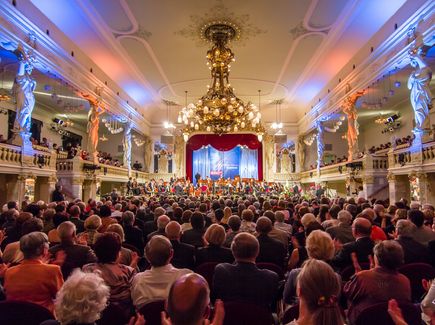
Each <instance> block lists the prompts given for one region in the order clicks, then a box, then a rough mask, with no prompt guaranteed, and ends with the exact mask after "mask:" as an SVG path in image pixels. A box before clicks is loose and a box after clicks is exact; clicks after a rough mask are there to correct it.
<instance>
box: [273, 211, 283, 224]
mask: <svg viewBox="0 0 435 325" xmlns="http://www.w3.org/2000/svg"><path fill="white" fill-rule="evenodd" d="M284 219H285V216H284V213H283V212H282V211H275V220H276V221H278V222H283V221H284Z"/></svg>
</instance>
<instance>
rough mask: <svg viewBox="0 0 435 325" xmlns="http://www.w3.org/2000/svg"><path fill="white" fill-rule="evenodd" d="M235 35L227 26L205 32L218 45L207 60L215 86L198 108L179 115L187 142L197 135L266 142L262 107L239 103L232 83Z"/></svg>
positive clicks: (223, 25) (216, 27)
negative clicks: (240, 135) (251, 135)
mask: <svg viewBox="0 0 435 325" xmlns="http://www.w3.org/2000/svg"><path fill="white" fill-rule="evenodd" d="M235 35H236V30H235V29H234V27H232V26H230V25H227V24H223V23H217V24H214V25H211V26H209V27H208V28H206V29H205V32H204V36H205V37H206V38H207V39H208V40H209V41H210V42H212V43H213V44H214V45H213V47H212V48H211V49H210V50H209V51H208V52H207V56H206V58H207V65H208V67H209V69H210V70H211V78H212V83H211V86H208V91H207V93H206V94H205V95H204V96H202V97H201V98H200V99H199V100H198V101H197V102H196V104H193V103H191V104H189V105H186V106H185V107H184V108H182V109H181V111H180V112H179V115H178V123H182V124H184V128H183V130H182V133H183V138H184V140H185V141H187V140H188V139H189V135H191V134H192V133H194V132H213V133H215V134H219V135H221V134H225V133H229V132H238V131H248V132H255V133H256V134H257V137H258V140H259V141H261V140H262V138H263V135H264V131H265V130H264V127H263V126H262V124H261V121H260V120H261V113H260V111H259V107H257V106H256V105H254V104H253V103H251V102H248V103H247V104H245V103H244V102H243V101H242V100H241V99H239V98H238V97H237V96H236V95H235V94H234V88H233V87H232V86H231V84H230V82H229V79H228V78H229V73H230V70H231V63H232V62H234V61H235V58H234V54H233V52H232V51H231V49H230V48H228V47H227V44H228V42H229V41H231V40H232V39H233V38H234V37H235ZM186 96H187V95H186ZM186 104H187V101H186Z"/></svg>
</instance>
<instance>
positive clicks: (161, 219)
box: [157, 214, 171, 229]
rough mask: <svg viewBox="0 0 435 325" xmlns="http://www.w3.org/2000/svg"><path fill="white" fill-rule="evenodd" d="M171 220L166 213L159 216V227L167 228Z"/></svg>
mask: <svg viewBox="0 0 435 325" xmlns="http://www.w3.org/2000/svg"><path fill="white" fill-rule="evenodd" d="M169 221H171V219H169V217H168V216H167V215H166V214H164V215H162V216H160V217H158V218H157V229H165V227H166V225H167V224H168V223H169Z"/></svg>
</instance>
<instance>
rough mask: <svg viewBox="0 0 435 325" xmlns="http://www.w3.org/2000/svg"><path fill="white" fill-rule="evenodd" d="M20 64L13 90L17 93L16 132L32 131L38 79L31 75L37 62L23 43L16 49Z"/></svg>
mask: <svg viewBox="0 0 435 325" xmlns="http://www.w3.org/2000/svg"><path fill="white" fill-rule="evenodd" d="M15 53H16V54H17V56H18V60H19V61H20V65H19V67H18V72H17V75H16V77H15V81H14V85H13V88H12V92H13V94H14V95H15V101H16V110H17V114H16V117H15V122H14V130H15V132H21V131H24V132H25V133H30V127H31V119H32V112H33V108H34V107H35V95H34V94H33V91H34V90H35V88H36V81H35V80H34V79H33V78H32V77H31V76H30V75H31V73H32V71H33V64H34V62H35V60H34V58H33V56H32V55H31V54H29V53H26V51H25V50H24V49H23V47H22V46H21V44H20V45H19V46H18V48H17V49H16V50H15Z"/></svg>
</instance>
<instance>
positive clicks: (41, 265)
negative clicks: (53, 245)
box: [4, 232, 63, 312]
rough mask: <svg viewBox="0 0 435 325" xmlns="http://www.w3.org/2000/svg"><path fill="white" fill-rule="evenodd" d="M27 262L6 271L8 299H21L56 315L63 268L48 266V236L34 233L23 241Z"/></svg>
mask: <svg viewBox="0 0 435 325" xmlns="http://www.w3.org/2000/svg"><path fill="white" fill-rule="evenodd" d="M20 250H21V251H22V252H23V256H24V260H23V261H22V262H21V264H19V265H17V266H13V267H10V268H8V269H7V270H6V273H5V278H4V289H5V291H6V299H7V300H19V301H27V302H32V303H34V304H38V305H41V306H43V307H45V308H47V309H48V310H50V311H51V312H53V308H54V305H53V301H54V298H55V297H56V293H57V292H58V291H59V289H60V288H61V286H62V284H63V278H62V273H61V269H60V267H59V266H57V265H51V264H46V263H45V262H44V259H45V258H46V256H47V254H48V237H47V235H46V234H44V233H43V232H31V233H30V234H27V235H24V236H23V237H21V239H20Z"/></svg>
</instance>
